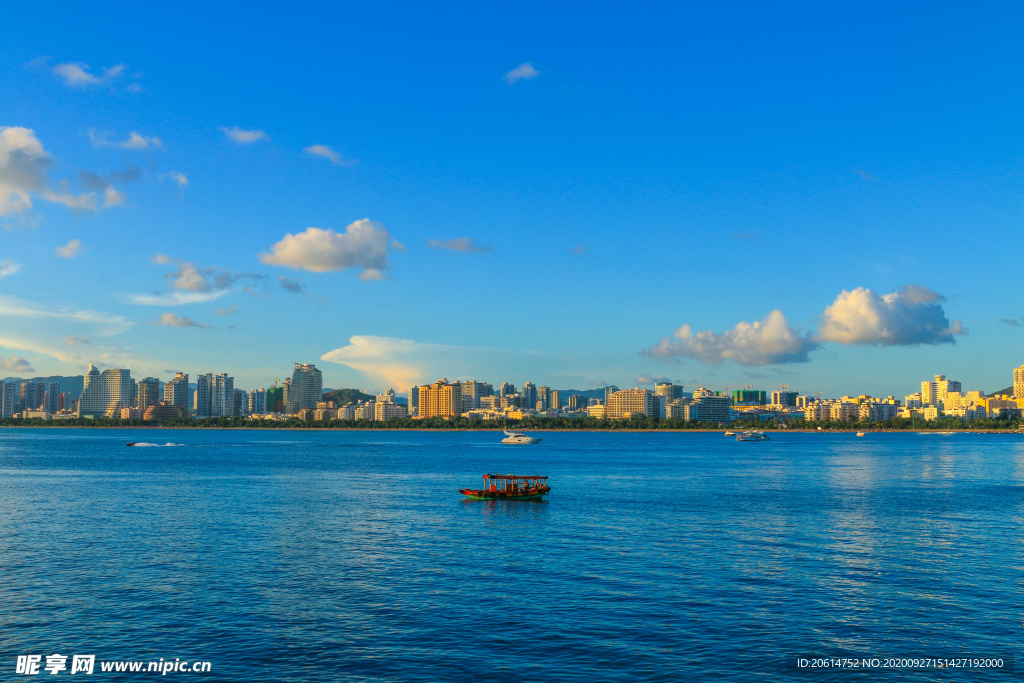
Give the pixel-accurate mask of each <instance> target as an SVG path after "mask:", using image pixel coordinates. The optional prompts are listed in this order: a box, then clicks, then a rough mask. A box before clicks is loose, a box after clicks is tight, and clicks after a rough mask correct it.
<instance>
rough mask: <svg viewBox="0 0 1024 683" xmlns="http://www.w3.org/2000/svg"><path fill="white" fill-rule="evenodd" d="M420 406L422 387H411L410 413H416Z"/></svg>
mask: <svg viewBox="0 0 1024 683" xmlns="http://www.w3.org/2000/svg"><path fill="white" fill-rule="evenodd" d="M419 407H420V388H419V387H413V388H411V389H409V414H410V415H415V414H416V412H417V411H418V410H419Z"/></svg>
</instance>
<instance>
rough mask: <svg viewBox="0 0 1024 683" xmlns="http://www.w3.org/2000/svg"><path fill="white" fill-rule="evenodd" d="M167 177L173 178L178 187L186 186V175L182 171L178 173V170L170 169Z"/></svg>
mask: <svg viewBox="0 0 1024 683" xmlns="http://www.w3.org/2000/svg"><path fill="white" fill-rule="evenodd" d="M167 177H168V178H170V179H171V180H173V181H174V182H176V183H178V187H181V188H185V187H188V176H186V175H185V174H184V173H179V172H178V171H171V172H169V173H168V174H167Z"/></svg>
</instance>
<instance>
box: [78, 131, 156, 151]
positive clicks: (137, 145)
mask: <svg viewBox="0 0 1024 683" xmlns="http://www.w3.org/2000/svg"><path fill="white" fill-rule="evenodd" d="M110 136H111V133H99V132H96V130H90V131H89V139H90V140H91V141H92V146H93V147H119V148H121V149H134V150H143V149H149V148H151V147H155V148H157V149H163V146H164V144H163V143H162V142H160V138H156V137H152V138H150V137H146V136H145V135H141V134H139V133H137V132H135V131H132V132H131V133H129V134H128V137H127V138H126V139H124V140H121V141H120V142H118V141H116V140H111V139H110Z"/></svg>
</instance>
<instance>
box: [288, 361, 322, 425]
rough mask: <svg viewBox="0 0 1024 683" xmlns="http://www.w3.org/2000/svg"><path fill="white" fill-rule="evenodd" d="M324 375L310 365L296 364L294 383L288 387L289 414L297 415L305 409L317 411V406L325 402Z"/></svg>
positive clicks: (293, 375)
mask: <svg viewBox="0 0 1024 683" xmlns="http://www.w3.org/2000/svg"><path fill="white" fill-rule="evenodd" d="M323 393H324V377H323V373H322V372H320V371H319V370H317V369H316V366H315V365H312V364H310V363H296V364H295V370H294V371H292V381H291V384H290V385H289V386H288V399H287V401H288V402H287V406H288V411H287V412H288V413H297V412H299V411H300V410H302V409H303V408H309V409H310V410H316V404H317V403H319V402H320V401H321V400H323Z"/></svg>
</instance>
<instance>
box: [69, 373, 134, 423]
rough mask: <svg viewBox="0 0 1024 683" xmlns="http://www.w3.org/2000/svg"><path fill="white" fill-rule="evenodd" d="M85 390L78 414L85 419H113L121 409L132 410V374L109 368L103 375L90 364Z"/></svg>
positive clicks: (81, 397)
mask: <svg viewBox="0 0 1024 683" xmlns="http://www.w3.org/2000/svg"><path fill="white" fill-rule="evenodd" d="M85 377H86V380H85V381H86V382H87V384H86V385H85V388H84V389H82V395H81V396H79V397H78V414H79V415H80V416H85V417H113V416H115V415H119V414H120V412H121V408H131V407H132V406H131V403H132V373H131V371H130V370H125V369H115V368H107V369H106V370H104V371H103V372H102V373H101V372H100V371H99V370H97V369H96V367H95V366H93V364H92V363H89V371H88V372H87V373H86V374H85Z"/></svg>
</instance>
